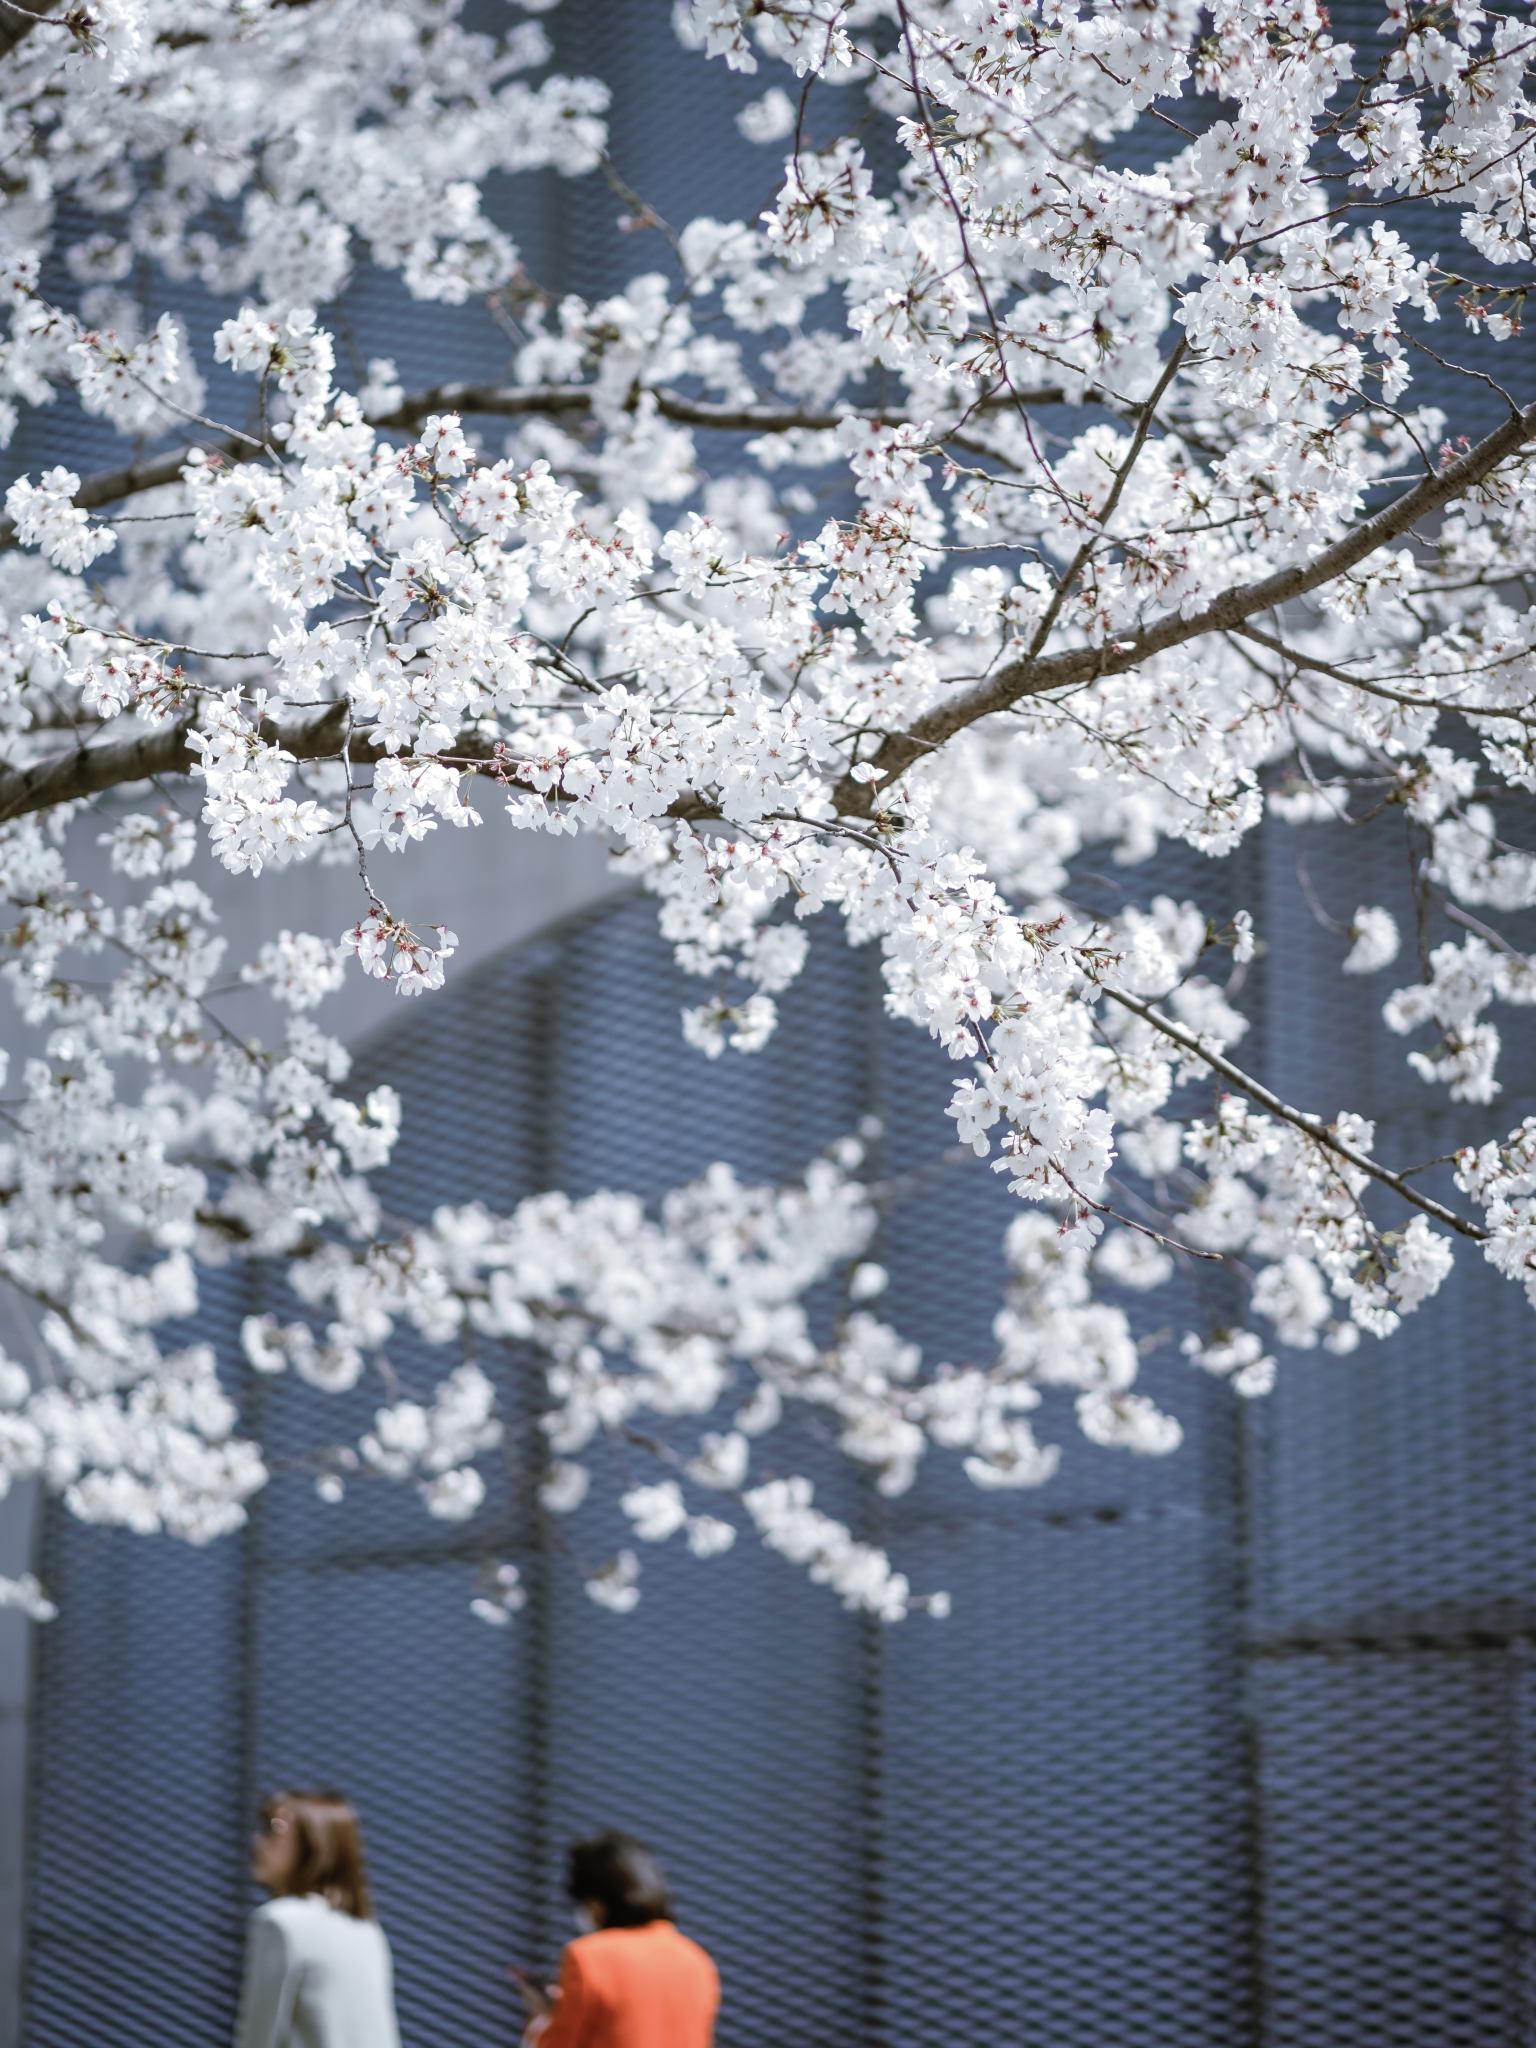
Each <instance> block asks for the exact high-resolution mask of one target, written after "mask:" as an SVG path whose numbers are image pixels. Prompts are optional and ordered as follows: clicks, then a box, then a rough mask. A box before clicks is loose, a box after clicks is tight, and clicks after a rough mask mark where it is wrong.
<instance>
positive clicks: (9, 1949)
mask: <svg viewBox="0 0 1536 2048" xmlns="http://www.w3.org/2000/svg"><path fill="white" fill-rule="evenodd" d="M38 1521H39V1513H38V1489H37V1486H36V1484H35V1483H33V1482H30V1481H29V1482H28V1483H26V1484H25V1485H21V1486H14V1487H12V1489H11V1491H10V1493H9V1494H8V1495H7V1496H6V1498H5V1500H4V1501H0V1574H3V1575H4V1576H5V1577H6V1578H13V1579H14V1578H19V1577H20V1576H21V1575H22V1573H23V1572H26V1571H30V1570H31V1569H32V1566H33V1559H34V1556H35V1553H36V1548H37V1542H38ZM36 1626H37V1624H36V1623H35V1622H32V1621H29V1620H28V1619H27V1617H26V1615H24V1614H21V1613H18V1612H17V1611H16V1610H15V1609H14V1608H12V1609H9V1610H6V1611H0V2048H20V2043H21V1977H22V1966H23V1952H24V1946H25V1932H26V1846H27V1735H28V1730H29V1724H30V1709H31V1694H32V1661H33V1660H32V1631H33V1629H34V1628H35V1627H36Z"/></svg>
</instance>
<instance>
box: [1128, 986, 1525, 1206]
mask: <svg viewBox="0 0 1536 2048" xmlns="http://www.w3.org/2000/svg"><path fill="white" fill-rule="evenodd" d="M1103 987H1104V993H1105V995H1107V996H1108V997H1109V999H1110V1001H1111V1002H1113V1003H1119V1004H1120V1006H1121V1008H1122V1009H1126V1010H1131V1011H1133V1012H1134V1013H1135V1015H1136V1016H1138V1017H1142V1018H1144V1019H1145V1020H1146V1022H1147V1023H1148V1024H1150V1025H1151V1026H1152V1028H1153V1029H1154V1030H1155V1031H1160V1032H1161V1033H1162V1035H1163V1036H1164V1038H1170V1039H1172V1041H1173V1043H1174V1044H1175V1045H1177V1046H1180V1047H1182V1048H1183V1050H1184V1051H1185V1052H1192V1053H1194V1054H1196V1055H1197V1057H1198V1058H1200V1059H1202V1060H1204V1061H1205V1063H1206V1065H1207V1066H1208V1067H1214V1068H1215V1070H1216V1072H1217V1073H1218V1074H1222V1075H1224V1076H1225V1077H1226V1079H1227V1080H1229V1081H1230V1082H1232V1084H1233V1085H1234V1087H1237V1088H1241V1089H1242V1091H1243V1093H1244V1094H1245V1095H1248V1096H1251V1097H1252V1098H1253V1100H1254V1101H1255V1102H1257V1103H1259V1104H1261V1105H1262V1107H1263V1108H1265V1109H1267V1110H1269V1111H1270V1113H1271V1114H1272V1115H1274V1116H1278V1117H1282V1118H1283V1119H1284V1120H1285V1122H1286V1123H1288V1124H1294V1125H1295V1127H1296V1129H1297V1130H1299V1131H1302V1132H1305V1134H1306V1136H1307V1137H1309V1138H1311V1139H1312V1140H1313V1142H1314V1143H1315V1144H1318V1145H1321V1146H1323V1147H1324V1148H1325V1149H1326V1150H1327V1151H1329V1152H1333V1153H1336V1154H1337V1156H1338V1157H1339V1158H1340V1159H1347V1160H1348V1161H1349V1163H1350V1165H1351V1166H1358V1167H1359V1169H1360V1171H1361V1172H1362V1173H1368V1174H1369V1175H1370V1176H1371V1178H1372V1180H1379V1181H1380V1182H1382V1184H1383V1185H1384V1186H1385V1187H1389V1188H1391V1190H1392V1192H1393V1193H1394V1194H1396V1195H1401V1196H1402V1198H1403V1200H1404V1201H1405V1202H1411V1203H1412V1204H1413V1206H1414V1208H1415V1209H1422V1210H1423V1211H1424V1213H1425V1215H1426V1216H1433V1217H1434V1218H1435V1220H1436V1221H1437V1222H1439V1223H1447V1224H1449V1225H1450V1227H1451V1229H1452V1230H1454V1231H1457V1232H1458V1233H1459V1234H1460V1235H1461V1236H1462V1237H1470V1238H1472V1239H1473V1240H1474V1241H1475V1242H1476V1243H1478V1244H1484V1243H1486V1242H1487V1240H1488V1238H1489V1236H1490V1235H1491V1232H1489V1231H1487V1230H1485V1229H1484V1228H1483V1226H1482V1225H1481V1224H1480V1223H1473V1222H1471V1221H1469V1219H1468V1218H1467V1217H1465V1216H1458V1215H1457V1213H1456V1211H1455V1210H1454V1209H1448V1208H1447V1207H1446V1206H1445V1204H1444V1203H1443V1202H1437V1201H1436V1200H1435V1198H1434V1197H1433V1195H1421V1194H1420V1193H1419V1191H1418V1189H1417V1188H1416V1187H1414V1186H1412V1185H1411V1183H1410V1182H1408V1181H1407V1180H1405V1179H1404V1177H1403V1175H1402V1174H1400V1173H1394V1172H1393V1171H1392V1169H1391V1167H1389V1166H1383V1165H1382V1164H1381V1162H1380V1160H1377V1159H1372V1157H1371V1156H1370V1154H1369V1153H1368V1152H1357V1151H1356V1150H1355V1148H1354V1146H1353V1145H1348V1144H1346V1143H1345V1142H1344V1140H1343V1139H1342V1138H1340V1137H1339V1136H1337V1134H1336V1133H1335V1132H1333V1131H1332V1130H1330V1129H1329V1128H1328V1126H1327V1125H1326V1124H1325V1123H1323V1121H1322V1120H1321V1118H1319V1117H1315V1116H1309V1115H1308V1114H1307V1112H1306V1111H1305V1110H1304V1109H1292V1107H1291V1105H1290V1104H1289V1103H1288V1102H1285V1101H1283V1100H1282V1099H1281V1097H1280V1096H1278V1095H1276V1094H1275V1093H1274V1092H1273V1091H1272V1090H1271V1089H1268V1088H1266V1087H1265V1086H1264V1085H1263V1083H1262V1082H1260V1081H1255V1080H1254V1078H1253V1076H1252V1075H1251V1074H1245V1073H1244V1072H1243V1070H1242V1068H1241V1067H1238V1066H1234V1065H1233V1063H1232V1061H1231V1060H1229V1059H1227V1058H1226V1057H1225V1056H1224V1055H1223V1054H1221V1053H1219V1052H1216V1051H1214V1050H1213V1049H1212V1048H1211V1047H1210V1046H1209V1045H1207V1044H1206V1042H1205V1041H1204V1040H1203V1039H1202V1038H1200V1037H1199V1036H1198V1035H1197V1034H1196V1033H1195V1032H1193V1031H1186V1030H1185V1029H1184V1027H1183V1026H1182V1025H1181V1024H1175V1023H1174V1021H1173V1019H1172V1018H1171V1017H1165V1016H1164V1015H1163V1013H1162V1012H1161V1011H1160V1010H1155V1009H1153V1007H1152V1005H1151V1004H1150V1003H1143V1002H1140V1001H1138V1000H1137V998H1136V997H1135V996H1129V995H1127V994H1126V993H1125V992H1124V990H1123V989H1118V988H1111V987H1110V986H1109V984H1108V983H1107V982H1106V983H1104V984H1103Z"/></svg>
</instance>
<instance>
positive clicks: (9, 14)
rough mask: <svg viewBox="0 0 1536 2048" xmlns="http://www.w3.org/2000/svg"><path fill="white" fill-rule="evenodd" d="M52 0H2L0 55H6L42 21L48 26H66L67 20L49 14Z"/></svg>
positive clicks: (42, 23)
mask: <svg viewBox="0 0 1536 2048" xmlns="http://www.w3.org/2000/svg"><path fill="white" fill-rule="evenodd" d="M51 4H52V0H4V4H3V5H0V57H8V56H9V55H10V54H11V52H12V50H14V49H15V48H16V46H17V44H18V43H23V42H25V41H26V39H27V37H28V36H29V35H31V33H32V31H33V29H35V28H41V27H42V26H43V25H44V23H47V25H48V26H49V27H50V28H67V27H68V26H69V24H68V22H66V21H63V20H61V19H60V18H59V17H58V16H56V15H55V16H50V14H49V11H48V10H49V8H50V6H51Z"/></svg>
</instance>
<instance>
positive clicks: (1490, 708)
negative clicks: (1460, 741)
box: [1232, 626, 1531, 725]
mask: <svg viewBox="0 0 1536 2048" xmlns="http://www.w3.org/2000/svg"><path fill="white" fill-rule="evenodd" d="M1232 630H1233V631H1234V632H1235V633H1236V634H1237V635H1238V636H1239V638H1241V639H1243V640H1252V641H1253V642H1255V644H1256V645H1258V646H1260V647H1267V648H1268V649H1269V650H1270V652H1271V653H1272V654H1278V655H1279V656H1280V657H1281V659H1282V660H1284V661H1288V662H1289V663H1290V664H1291V667H1292V668H1294V669H1298V670H1300V671H1302V672H1303V673H1304V674H1307V675H1314V676H1327V677H1328V678H1329V679H1330V680H1331V681H1333V682H1335V683H1347V684H1348V685H1349V687H1350V688H1351V689H1352V690H1363V691H1364V692H1365V694H1366V695H1367V696H1368V697H1385V698H1386V699H1387V700H1388V701H1389V702H1390V703H1393V704H1406V705H1408V706H1409V708H1410V709H1412V710H1415V711H1451V712H1460V713H1461V714H1462V715H1463V716H1464V717H1468V718H1507V719H1509V720H1510V722H1511V723H1512V724H1514V725H1529V724H1530V723H1531V717H1530V714H1529V713H1528V712H1525V711H1520V710H1517V709H1516V708H1515V707H1514V706H1512V705H1506V706H1504V707H1502V708H1501V707H1500V706H1498V705H1495V704H1460V703H1457V702H1455V701H1454V700H1453V699H1451V698H1448V697H1415V696H1413V695H1411V694H1410V693H1409V692H1408V691H1406V690H1394V689H1392V688H1390V686H1389V685H1388V684H1386V683H1378V682H1377V681H1376V680H1375V678H1374V677H1372V676H1357V675H1351V673H1350V671H1349V670H1348V669H1347V668H1336V667H1335V666H1334V664H1333V663H1332V662H1328V661H1315V660H1314V659H1313V658H1312V656H1311V655H1310V654H1300V653H1298V652H1297V650H1296V649H1295V648H1294V647H1288V646H1287V645H1286V644H1285V642H1284V641H1283V640H1277V639H1276V638H1275V636H1274V634H1273V633H1264V632H1261V631H1260V629H1259V628H1258V627H1257V626H1234V627H1233V629H1232Z"/></svg>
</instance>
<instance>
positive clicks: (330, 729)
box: [0, 700, 496, 823]
mask: <svg viewBox="0 0 1536 2048" xmlns="http://www.w3.org/2000/svg"><path fill="white" fill-rule="evenodd" d="M346 720H347V705H346V704H345V702H343V701H339V700H338V701H337V702H335V703H332V704H325V705H322V706H321V708H320V709H319V711H317V712H316V713H314V714H313V715H312V716H310V717H308V718H304V719H298V720H291V721H289V722H287V723H284V724H281V725H280V724H278V723H277V722H276V721H275V720H273V719H270V718H269V719H264V720H263V722H262V726H261V736H262V738H263V739H264V740H266V741H267V742H268V743H269V744H271V745H273V746H279V747H282V748H284V749H285V750H286V751H287V752H288V753H290V754H292V756H293V757H294V759H295V760H296V761H321V760H329V759H332V758H334V759H337V760H339V759H341V758H342V756H343V753H345V757H346V758H347V759H348V760H349V761H355V762H357V763H358V764H359V765H360V766H368V765H371V764H372V763H373V762H375V761H381V760H382V759H383V758H384V754H385V751H386V749H385V748H384V747H383V746H381V745H380V744H379V742H378V741H377V740H375V739H372V738H371V737H370V736H369V735H368V734H366V733H354V734H353V735H352V739H351V743H350V745H348V746H346V747H345V748H344V747H343V737H344V733H345V728H346ZM194 723H195V720H194V719H193V718H192V717H191V716H188V717H186V718H181V719H178V720H177V721H176V723H175V724H174V725H168V726H166V727H164V728H163V729H162V730H161V731H159V732H151V733H140V734H137V735H135V737H134V738H132V739H126V740H115V741H111V742H109V743H108V744H107V745H105V746H99V747H84V746H82V747H76V748H74V749H73V751H72V752H70V753H68V754H54V755H51V756H50V757H49V759H47V760H46V761H38V762H36V763H35V764H34V765H33V766H32V767H30V768H21V769H10V770H5V771H0V823H4V822H5V821H7V820H9V819H11V818H20V817H24V816H26V814H27V813H28V812H30V811H44V810H49V809H51V808H52V806H53V805H55V804H66V803H76V802H78V801H79V800H80V799H81V798H82V797H89V796H99V795H100V794H101V793H102V791H103V790H107V789H115V788H117V787H118V786H119V784H121V783H125V782H144V781H147V780H148V779H149V777H151V776H155V775H187V774H190V772H191V771H192V769H194V768H197V767H201V765H202V756H201V754H199V753H198V752H197V751H196V749H195V748H193V747H190V746H189V745H188V744H187V735H188V734H189V733H190V732H191V731H192V730H193V726H194ZM495 750H496V741H495V740H494V739H490V738H487V737H486V735H485V734H484V733H482V732H480V731H479V730H478V729H476V728H475V727H473V726H471V727H469V728H467V729H466V730H465V731H463V732H461V733H460V734H459V736H458V738H457V739H456V740H455V741H454V743H453V747H452V749H451V752H450V753H449V755H448V756H447V758H449V759H450V760H453V761H465V762H476V761H489V760H491V759H492V758H493V756H494V754H495ZM434 758H436V757H435V756H434Z"/></svg>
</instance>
